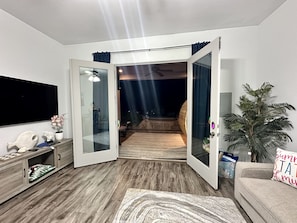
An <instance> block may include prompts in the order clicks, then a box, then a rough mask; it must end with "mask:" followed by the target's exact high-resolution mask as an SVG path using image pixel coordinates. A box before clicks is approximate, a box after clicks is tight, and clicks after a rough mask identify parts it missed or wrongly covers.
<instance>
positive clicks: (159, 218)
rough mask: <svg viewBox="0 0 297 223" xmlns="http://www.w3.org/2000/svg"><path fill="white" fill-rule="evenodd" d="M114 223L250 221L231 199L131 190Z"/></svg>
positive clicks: (227, 222) (127, 193)
mask: <svg viewBox="0 0 297 223" xmlns="http://www.w3.org/2000/svg"><path fill="white" fill-rule="evenodd" d="M113 222H114V223H124V222H125V223H128V222H130V223H132V222H133V223H135V222H137V223H149V222H158V223H165V222H166V223H169V222H170V223H175V222H176V223H177V222H178V223H194V222H195V223H197V222H203V223H210V222H211V223H218V222H220V223H221V222H226V223H232V222H234V223H235V222H236V223H239V222H246V221H245V220H244V218H243V217H242V215H241V214H240V212H239V210H238V209H237V207H236V206H235V204H234V202H233V201H232V200H231V199H229V198H223V197H214V196H198V195H192V194H185V193H173V192H163V191H152V190H143V189H133V188H129V189H128V190H127V192H126V194H125V196H124V198H123V201H122V203H121V205H120V207H119V209H118V211H117V213H116V216H115V218H114V221H113Z"/></svg>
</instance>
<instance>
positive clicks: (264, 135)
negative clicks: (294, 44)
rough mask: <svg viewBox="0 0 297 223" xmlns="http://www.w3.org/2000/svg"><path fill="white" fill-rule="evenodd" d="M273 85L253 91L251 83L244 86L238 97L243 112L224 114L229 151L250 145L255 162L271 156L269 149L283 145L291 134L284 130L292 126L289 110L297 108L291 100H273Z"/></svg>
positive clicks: (267, 84)
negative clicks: (285, 101)
mask: <svg viewBox="0 0 297 223" xmlns="http://www.w3.org/2000/svg"><path fill="white" fill-rule="evenodd" d="M273 87H274V86H273V85H271V84H269V83H263V84H262V85H261V87H260V88H258V89H256V90H254V89H252V88H251V87H250V85H249V84H245V85H243V88H244V90H245V92H246V93H247V94H248V96H247V95H243V96H241V97H240V99H239V105H237V107H238V108H239V109H240V111H241V113H242V115H238V114H234V113H230V114H226V115H225V116H224V124H225V128H226V129H227V130H229V133H228V134H225V136H224V139H225V141H228V142H231V144H230V145H229V147H228V150H230V149H235V148H239V149H241V148H243V149H245V148H248V149H249V151H250V152H251V161H252V162H261V161H263V160H264V159H265V158H270V159H271V153H270V151H273V152H275V149H276V148H277V147H283V146H285V145H286V143H287V142H288V141H292V139H291V137H290V136H289V135H288V134H287V133H286V132H285V131H284V130H290V129H292V128H293V125H292V123H291V122H290V120H289V119H288V114H287V110H295V108H294V107H293V106H292V105H290V104H288V103H272V99H273V97H272V96H271V90H272V88H273Z"/></svg>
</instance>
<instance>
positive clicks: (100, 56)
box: [93, 52, 110, 63]
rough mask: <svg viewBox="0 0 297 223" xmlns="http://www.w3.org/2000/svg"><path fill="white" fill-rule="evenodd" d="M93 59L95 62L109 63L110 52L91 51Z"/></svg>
mask: <svg viewBox="0 0 297 223" xmlns="http://www.w3.org/2000/svg"><path fill="white" fill-rule="evenodd" d="M93 60H94V61H97V62H104V63H110V52H100V53H99V52H96V53H93Z"/></svg>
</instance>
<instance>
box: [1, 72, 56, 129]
mask: <svg viewBox="0 0 297 223" xmlns="http://www.w3.org/2000/svg"><path fill="white" fill-rule="evenodd" d="M0 103H1V106H0V126H6V125H15V124H21V123H30V122H37V121H44V120H50V118H51V117H52V116H53V115H55V114H58V87H57V86H55V85H49V84H43V83H37V82H32V81H27V80H21V79H16V78H11V77H5V76H0Z"/></svg>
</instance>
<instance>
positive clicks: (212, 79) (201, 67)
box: [187, 38, 220, 189]
mask: <svg viewBox="0 0 297 223" xmlns="http://www.w3.org/2000/svg"><path fill="white" fill-rule="evenodd" d="M219 49H220V38H217V39H215V40H214V41H212V42H211V43H209V44H208V45H206V46H205V47H203V48H202V49H201V50H199V51H198V52H197V53H196V54H194V55H193V56H191V57H190V58H189V60H188V94H187V95H188V96H187V97H188V110H187V111H188V113H187V118H188V120H187V132H188V134H187V163H188V164H189V165H190V166H191V167H192V168H193V169H194V170H195V171H196V172H197V173H198V174H199V175H200V176H201V177H202V178H204V179H205V180H206V181H207V182H208V183H209V184H210V185H211V186H212V187H213V188H214V189H218V155H219V151H218V135H219V95H220V89H219V88H220V54H219V51H220V50H219Z"/></svg>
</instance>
